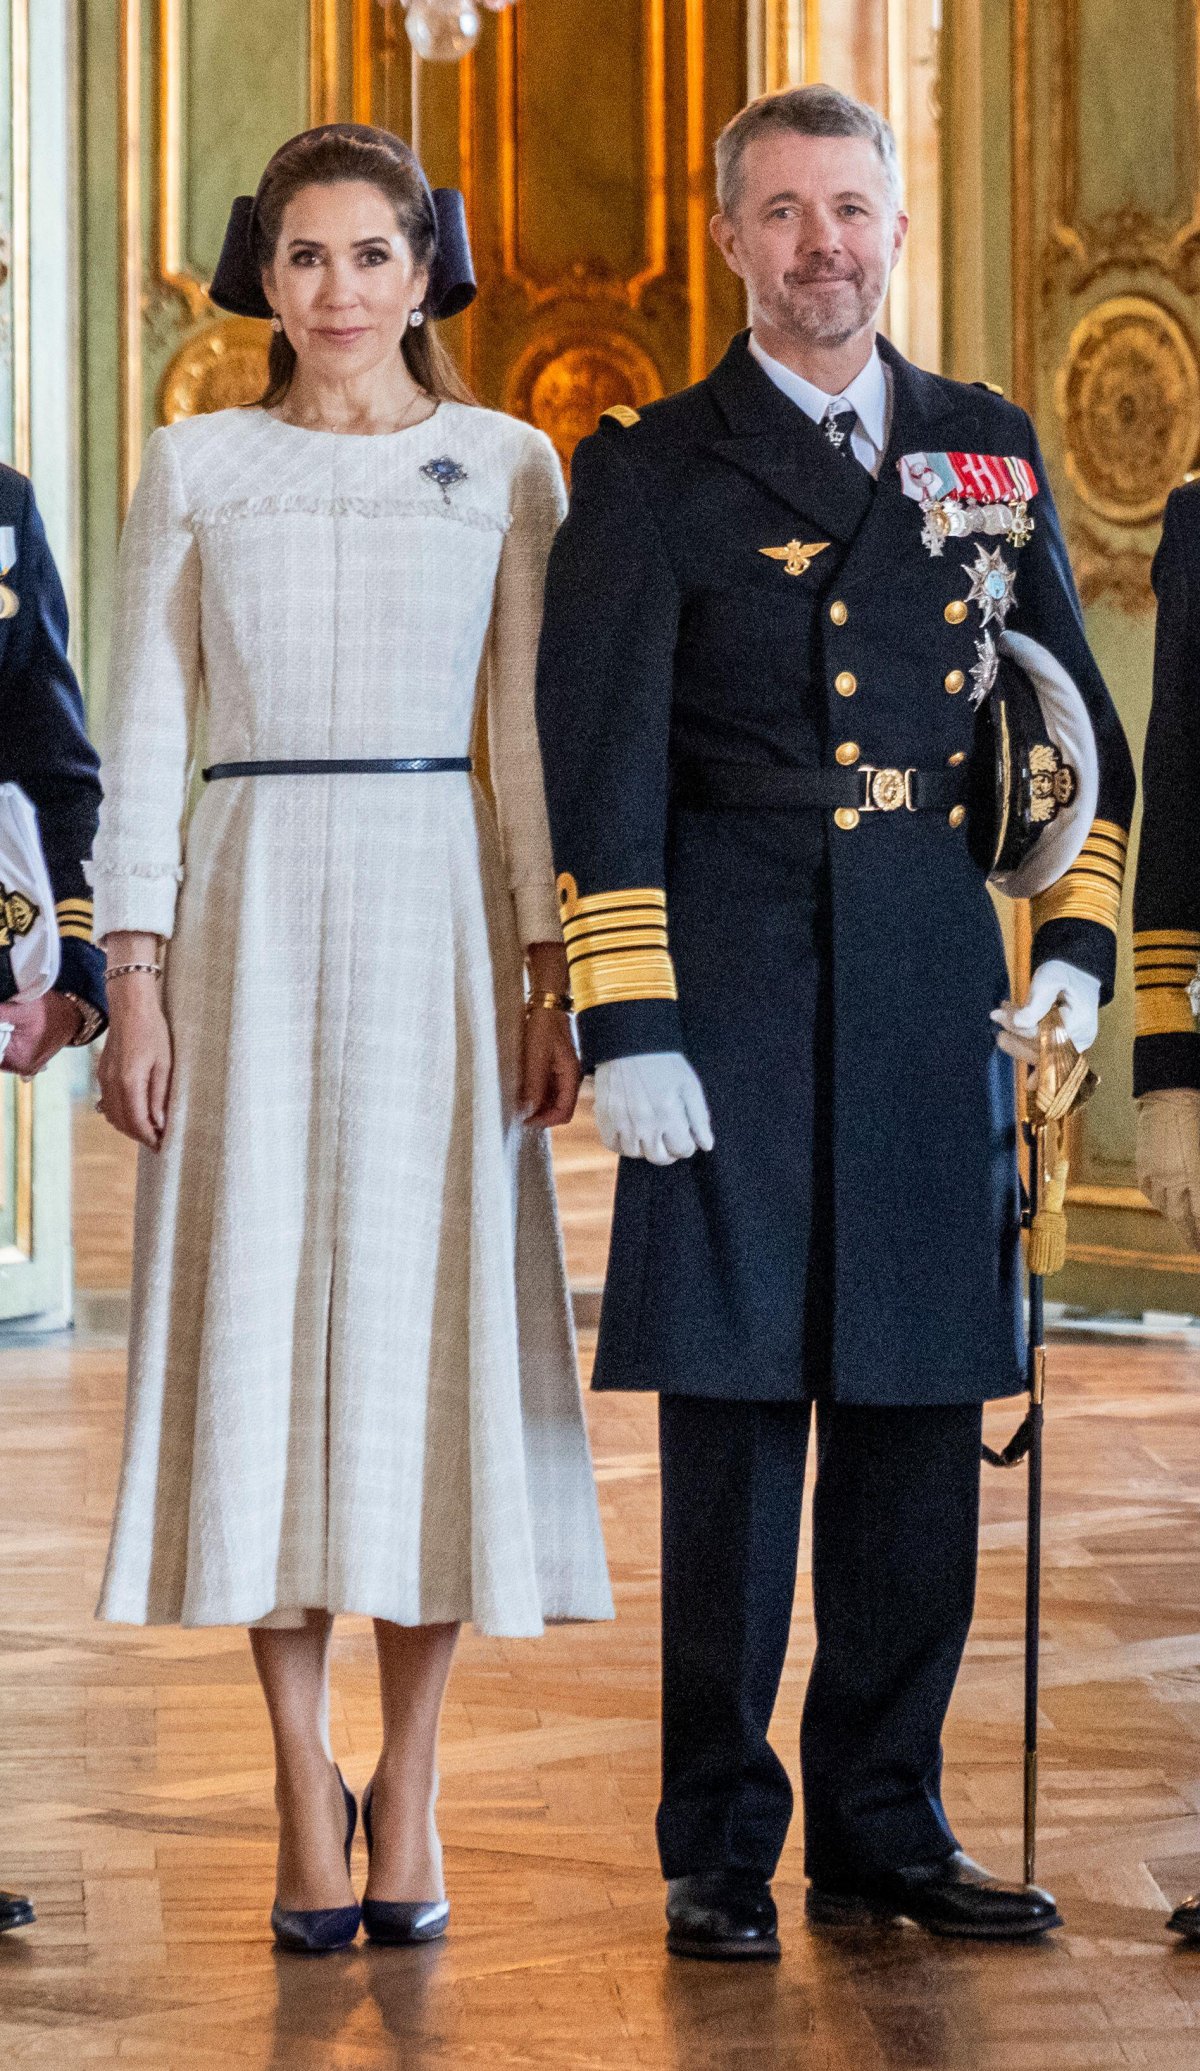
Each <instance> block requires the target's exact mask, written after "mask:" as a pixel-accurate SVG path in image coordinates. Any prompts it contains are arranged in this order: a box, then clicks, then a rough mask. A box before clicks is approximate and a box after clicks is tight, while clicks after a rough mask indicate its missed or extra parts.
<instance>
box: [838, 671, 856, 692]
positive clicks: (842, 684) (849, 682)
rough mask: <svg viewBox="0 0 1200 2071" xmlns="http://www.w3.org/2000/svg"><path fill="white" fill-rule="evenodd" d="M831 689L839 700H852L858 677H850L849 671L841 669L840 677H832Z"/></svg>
mask: <svg viewBox="0 0 1200 2071" xmlns="http://www.w3.org/2000/svg"><path fill="white" fill-rule="evenodd" d="M833 687H834V689H835V690H836V692H837V694H838V696H839V697H840V698H852V697H853V696H854V693H855V691H856V690H857V689H858V677H857V676H852V675H851V674H850V671H849V669H843V670H842V672H841V675H840V676H835V677H834V679H833Z"/></svg>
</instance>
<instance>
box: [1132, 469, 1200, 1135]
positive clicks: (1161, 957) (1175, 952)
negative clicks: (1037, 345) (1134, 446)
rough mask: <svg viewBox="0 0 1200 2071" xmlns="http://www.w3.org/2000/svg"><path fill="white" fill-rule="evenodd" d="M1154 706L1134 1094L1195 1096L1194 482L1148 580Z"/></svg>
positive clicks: (1136, 948) (1199, 828)
mask: <svg viewBox="0 0 1200 2071" xmlns="http://www.w3.org/2000/svg"><path fill="white" fill-rule="evenodd" d="M1151 573H1152V578H1153V582H1154V590H1155V595H1156V596H1157V598H1158V626H1157V630H1156V633H1155V641H1154V699H1153V702H1152V704H1151V707H1150V724H1149V727H1148V728H1147V732H1146V759H1145V762H1144V764H1143V776H1142V783H1143V798H1142V839H1141V846H1140V848H1139V850H1138V868H1137V882H1136V884H1135V886H1134V894H1133V929H1134V934H1133V969H1134V1032H1135V1034H1134V1045H1133V1090H1134V1092H1135V1093H1136V1094H1141V1093H1154V1092H1159V1091H1162V1090H1163V1089H1164V1088H1167V1087H1171V1086H1195V1087H1200V1034H1198V1033H1197V1029H1196V1017H1195V1015H1194V1013H1193V1012H1192V1003H1191V1000H1190V998H1189V997H1188V987H1189V985H1190V984H1191V982H1192V980H1193V979H1194V978H1195V976H1196V973H1197V966H1198V964H1200V811H1198V810H1197V802H1196V789H1197V783H1198V782H1200V483H1194V484H1193V483H1189V484H1187V485H1186V486H1185V487H1184V488H1182V489H1176V490H1175V492H1174V494H1173V495H1172V496H1170V497H1169V498H1168V500H1167V511H1166V519H1165V522H1164V525H1163V536H1162V542H1161V544H1160V546H1159V549H1158V552H1157V554H1156V555H1155V557H1154V567H1153V569H1152V571H1151Z"/></svg>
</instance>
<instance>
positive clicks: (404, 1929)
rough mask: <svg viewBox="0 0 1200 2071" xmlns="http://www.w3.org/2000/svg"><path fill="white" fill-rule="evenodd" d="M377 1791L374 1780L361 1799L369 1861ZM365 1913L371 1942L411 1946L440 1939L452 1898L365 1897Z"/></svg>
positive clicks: (400, 1947) (444, 1929)
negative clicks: (372, 1807) (372, 1818)
mask: <svg viewBox="0 0 1200 2071" xmlns="http://www.w3.org/2000/svg"><path fill="white" fill-rule="evenodd" d="M374 1791H375V1785H374V1781H373V1780H372V1782H370V1783H369V1784H368V1785H367V1787H366V1790H365V1791H364V1792H363V1801H362V1814H363V1832H364V1834H365V1835H366V1837H367V1862H368V1864H369V1863H370V1860H371V1850H372V1848H373V1847H374V1845H375V1833H374V1828H373V1825H372V1820H371V1800H372V1797H373V1796H374ZM362 1916H363V1926H364V1927H365V1929H366V1933H367V1940H368V1941H369V1942H377V1943H380V1944H382V1946H383V1947H384V1948H388V1949H410V1948H412V1946H413V1945H414V1943H416V1942H437V1941H440V1940H441V1938H442V1936H443V1935H444V1934H445V1932H446V1929H447V1927H448V1926H449V1925H450V1901H449V1899H448V1898H427V1899H398V1898H364V1900H363V1903H362Z"/></svg>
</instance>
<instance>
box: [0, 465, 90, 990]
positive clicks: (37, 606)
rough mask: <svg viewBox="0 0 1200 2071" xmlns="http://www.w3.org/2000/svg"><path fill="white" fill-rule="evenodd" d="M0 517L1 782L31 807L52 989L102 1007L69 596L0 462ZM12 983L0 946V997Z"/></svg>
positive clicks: (20, 489)
mask: <svg viewBox="0 0 1200 2071" xmlns="http://www.w3.org/2000/svg"><path fill="white" fill-rule="evenodd" d="M0 525H10V526H12V528H13V530H14V532H15V533H16V546H17V554H16V560H15V561H14V563H13V565H12V568H11V569H10V571H9V573H8V575H7V576H6V577H5V578H4V580H5V582H6V583H7V585H8V588H9V589H11V590H13V591H15V593H16V596H17V599H18V602H19V609H18V611H17V615H16V617H15V618H8V619H4V620H2V621H0V783H12V784H19V785H20V787H21V789H22V791H23V792H24V793H25V795H26V797H27V798H28V799H29V801H30V803H31V804H32V805H33V806H34V808H35V810H36V812H37V817H38V827H39V830H40V832H41V837H42V848H43V850H44V852H45V856H46V866H47V869H48V870H49V873H50V883H51V886H52V888H53V891H54V898H55V904H56V907H57V913H58V931H59V935H60V937H61V940H62V964H61V968H60V970H59V975H58V978H57V981H56V989H57V990H58V991H60V992H73V993H75V994H76V996H77V997H78V998H79V999H82V1000H86V1001H87V1003H88V1005H89V1006H93V1007H97V1008H99V1010H100V1012H101V1013H102V1014H103V1013H104V1012H105V997H104V955H103V952H102V951H101V950H100V949H97V948H96V947H95V946H94V945H93V943H92V895H91V892H90V891H89V889H88V886H87V883H86V881H85V878H84V874H83V866H84V863H85V862H86V861H87V860H88V858H89V857H90V855H91V853H92V841H93V839H94V837H95V833H96V821H97V818H98V815H99V810H100V777H99V767H100V764H99V758H98V757H97V755H96V751H95V749H94V748H93V747H92V744H91V742H90V741H89V740H88V737H87V733H86V730H85V728H84V721H83V700H82V698H81V697H80V695H79V685H78V684H77V683H76V681H75V674H74V671H73V669H72V667H71V664H70V662H69V661H68V660H67V602H66V598H65V597H64V596H63V588H62V584H61V582H60V581H59V577H58V570H57V568H56V567H55V565H54V557H53V555H52V554H51V552H50V547H49V543H48V541H47V539H46V534H45V530H44V528H43V525H42V520H41V515H40V513H39V511H38V507H37V503H36V501H35V499H34V494H33V487H32V484H31V483H30V482H28V481H27V480H26V478H25V476H24V475H21V474H18V473H17V472H16V470H15V469H14V468H11V467H4V466H0ZM12 990H13V987H12V974H11V971H10V970H9V968H8V957H7V953H4V954H3V955H0V996H4V997H11V995H12Z"/></svg>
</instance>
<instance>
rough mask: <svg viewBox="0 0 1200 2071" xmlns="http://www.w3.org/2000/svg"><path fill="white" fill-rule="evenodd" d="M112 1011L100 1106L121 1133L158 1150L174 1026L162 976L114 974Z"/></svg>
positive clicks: (101, 1070)
mask: <svg viewBox="0 0 1200 2071" xmlns="http://www.w3.org/2000/svg"><path fill="white" fill-rule="evenodd" d="M108 1012H109V1025H108V1037H107V1040H106V1041H105V1045H104V1049H103V1052H102V1054H101V1057H100V1064H99V1068H98V1076H99V1080H100V1112H101V1114H102V1115H103V1116H104V1118H105V1120H106V1121H108V1122H111V1123H112V1125H113V1128H114V1129H119V1130H120V1131H121V1134H122V1136H132V1138H133V1140H134V1142H135V1143H144V1144H145V1145H146V1147H147V1149H148V1150H152V1151H156V1150H158V1149H159V1148H160V1146H161V1144H162V1140H163V1131H164V1130H165V1128H166V1126H167V1100H168V1096H169V1094H170V1089H171V1031H170V1029H169V1028H168V1026H167V1017H166V1015H165V1014H164V1013H163V1010H162V1001H161V999H160V997H159V989H158V980H157V979H156V978H152V977H150V976H149V974H148V973H146V972H143V971H139V972H136V973H135V974H132V975H131V976H129V977H126V978H117V979H114V981H113V984H112V987H111V990H110V992H109V995H108Z"/></svg>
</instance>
